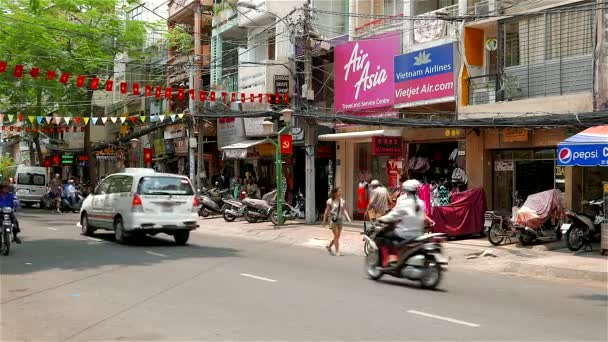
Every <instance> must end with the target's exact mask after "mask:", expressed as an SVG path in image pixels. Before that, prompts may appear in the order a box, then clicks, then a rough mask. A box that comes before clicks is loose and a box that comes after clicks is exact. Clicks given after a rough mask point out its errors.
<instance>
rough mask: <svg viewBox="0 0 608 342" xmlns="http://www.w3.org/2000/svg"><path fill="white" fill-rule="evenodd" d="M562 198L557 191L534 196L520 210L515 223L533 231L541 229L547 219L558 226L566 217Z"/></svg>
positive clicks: (514, 220) (539, 193)
mask: <svg viewBox="0 0 608 342" xmlns="http://www.w3.org/2000/svg"><path fill="white" fill-rule="evenodd" d="M561 198H562V196H561V192H560V191H559V190H557V189H554V190H547V191H543V192H538V193H535V194H532V195H530V196H528V198H526V201H525V202H524V205H522V206H521V208H519V210H518V211H517V213H516V214H515V217H514V219H513V222H515V223H516V224H519V225H522V226H526V227H530V228H533V229H538V228H540V227H541V226H542V225H543V223H545V221H547V219H551V223H552V224H556V223H557V221H558V220H559V219H560V218H562V217H563V216H564V208H563V207H562V200H561Z"/></svg>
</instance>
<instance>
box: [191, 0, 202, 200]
mask: <svg viewBox="0 0 608 342" xmlns="http://www.w3.org/2000/svg"><path fill="white" fill-rule="evenodd" d="M202 30H203V23H202V14H201V5H200V2H197V3H196V4H195V5H194V56H193V57H192V62H191V63H190V86H191V88H192V89H194V93H195V96H194V99H192V98H190V106H189V108H190V114H191V116H190V119H189V120H188V133H189V134H188V138H189V139H188V157H189V158H188V164H189V166H190V168H189V169H190V170H189V176H190V181H191V182H193V183H195V184H196V185H197V187H198V188H200V182H199V181H198V177H196V175H195V171H196V167H195V164H196V160H195V156H194V149H195V147H196V144H195V142H196V139H195V138H194V118H195V117H198V116H199V115H198V98H197V96H196V95H197V94H198V91H199V90H200V84H201V74H200V70H201V68H200V65H201V33H202ZM201 131H202V130H201V127H200V126H199V141H200V135H201ZM198 148H199V150H201V149H202V145H199V147H198ZM199 163H202V160H201V159H199Z"/></svg>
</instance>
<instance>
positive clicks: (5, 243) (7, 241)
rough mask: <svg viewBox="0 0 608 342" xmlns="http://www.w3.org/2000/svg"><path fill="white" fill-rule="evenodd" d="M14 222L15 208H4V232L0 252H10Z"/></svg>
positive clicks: (0, 236) (6, 253) (0, 238)
mask: <svg viewBox="0 0 608 342" xmlns="http://www.w3.org/2000/svg"><path fill="white" fill-rule="evenodd" d="M14 224H15V222H14V217H13V208H11V207H4V208H2V233H1V234H0V253H2V255H8V254H9V253H10V250H11V239H12V236H13V226H14Z"/></svg>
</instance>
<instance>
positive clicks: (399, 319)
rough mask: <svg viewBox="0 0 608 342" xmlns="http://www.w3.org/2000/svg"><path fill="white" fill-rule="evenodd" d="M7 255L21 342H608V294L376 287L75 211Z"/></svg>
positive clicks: (306, 264)
mask: <svg viewBox="0 0 608 342" xmlns="http://www.w3.org/2000/svg"><path fill="white" fill-rule="evenodd" d="M19 216H20V222H21V225H22V227H23V230H24V234H23V238H24V240H25V242H24V243H23V244H22V245H13V250H12V251H11V252H12V253H11V255H10V256H8V257H0V272H1V278H0V280H1V310H0V313H1V315H2V316H1V317H0V318H1V323H0V324H1V325H0V331H1V335H0V338H1V340H2V341H10V340H46V341H58V340H61V341H64V340H155V341H161V340H172V341H175V340H561V341H563V340H602V341H605V340H608V331H607V329H608V327H607V324H608V323H607V322H608V295H607V294H606V291H597V290H592V289H587V288H582V287H572V286H569V285H562V284H555V283H548V282H543V281H537V280H529V279H524V278H512V277H506V276H501V275H492V274H487V273H477V272H467V271H450V272H448V273H447V274H446V276H445V278H444V281H443V282H442V285H441V290H439V291H426V290H422V289H419V288H418V286H417V285H416V284H414V283H409V282H406V281H400V280H394V279H391V278H384V279H383V281H380V282H374V281H371V280H368V279H367V278H366V275H365V274H364V271H363V260H362V259H361V258H360V257H354V256H353V257H350V256H345V257H330V256H329V255H327V254H325V253H320V252H319V251H318V250H315V249H308V248H296V247H292V246H288V245H284V244H276V243H273V242H271V241H270V242H259V241H252V240H245V239H233V238H218V237H214V236H209V235H205V234H204V227H202V228H201V231H200V232H197V233H195V234H193V235H192V236H191V240H190V245H189V246H185V247H178V246H175V245H174V244H173V241H172V240H171V239H168V238H167V239H165V238H164V237H161V236H159V237H157V238H149V239H145V240H144V241H140V242H138V243H137V244H136V245H131V246H122V245H118V244H115V243H114V242H113V241H112V235H108V234H99V235H98V236H97V237H96V238H87V237H84V236H81V235H80V234H79V230H78V228H77V227H76V226H75V222H76V217H77V216H76V215H72V214H66V215H60V214H51V213H42V212H40V211H37V210H30V211H22V212H21V213H19Z"/></svg>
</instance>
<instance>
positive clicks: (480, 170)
mask: <svg viewBox="0 0 608 342" xmlns="http://www.w3.org/2000/svg"><path fill="white" fill-rule="evenodd" d="M484 140H485V139H484V132H483V131H479V133H477V132H475V131H474V130H467V133H466V158H465V160H466V172H467V177H468V181H469V183H468V188H469V189H471V188H474V187H483V189H484V192H485V195H486V202H487V204H488V207H489V208H492V207H493V203H492V200H493V196H492V179H493V177H492V176H493V175H492V154H491V151H490V150H487V149H486V148H485V142H484Z"/></svg>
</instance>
